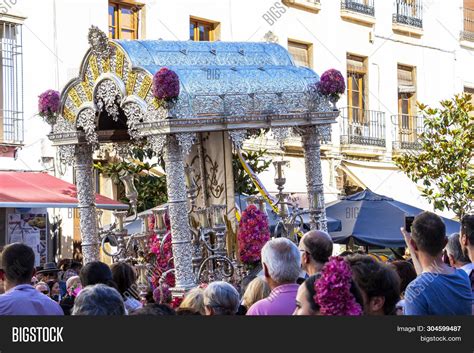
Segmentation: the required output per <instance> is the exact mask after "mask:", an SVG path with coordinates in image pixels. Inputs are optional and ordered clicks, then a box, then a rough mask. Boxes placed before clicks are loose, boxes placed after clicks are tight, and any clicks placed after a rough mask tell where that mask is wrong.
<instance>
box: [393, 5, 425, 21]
mask: <svg viewBox="0 0 474 353" xmlns="http://www.w3.org/2000/svg"><path fill="white" fill-rule="evenodd" d="M393 22H394V23H400V24H404V25H407V26H412V27H418V28H423V5H422V2H421V0H416V1H411V2H408V1H407V0H395V12H394V14H393Z"/></svg>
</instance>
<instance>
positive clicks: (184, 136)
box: [176, 132, 197, 156]
mask: <svg viewBox="0 0 474 353" xmlns="http://www.w3.org/2000/svg"><path fill="white" fill-rule="evenodd" d="M176 139H177V140H178V144H179V145H180V146H181V150H182V152H183V155H185V156H187V155H188V154H189V153H190V152H191V149H192V148H193V145H194V144H195V143H196V141H197V134H196V133H195V132H184V133H180V134H176Z"/></svg>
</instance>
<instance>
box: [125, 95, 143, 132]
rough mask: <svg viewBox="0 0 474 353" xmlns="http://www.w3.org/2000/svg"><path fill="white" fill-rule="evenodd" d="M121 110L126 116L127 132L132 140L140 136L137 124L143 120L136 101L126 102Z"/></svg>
mask: <svg viewBox="0 0 474 353" xmlns="http://www.w3.org/2000/svg"><path fill="white" fill-rule="evenodd" d="M123 112H124V114H125V116H126V117H127V126H128V134H129V135H130V137H131V138H132V139H134V140H138V139H140V138H141V135H140V132H139V131H138V129H137V124H139V123H141V122H143V117H144V114H143V112H142V109H141V107H140V106H139V105H138V104H137V103H127V104H125V105H124V106H123Z"/></svg>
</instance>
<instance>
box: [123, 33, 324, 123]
mask: <svg viewBox="0 0 474 353" xmlns="http://www.w3.org/2000/svg"><path fill="white" fill-rule="evenodd" d="M115 42H116V43H117V44H118V45H119V46H120V47H122V48H123V50H124V51H125V52H126V53H127V55H128V56H129V58H130V60H131V63H132V66H133V67H134V68H141V69H144V70H146V71H148V72H149V73H150V74H154V73H156V72H157V71H158V70H159V69H160V68H162V67H165V66H166V67H168V68H170V69H172V70H173V71H175V72H176V73H177V74H178V76H179V79H180V82H181V92H180V97H179V98H180V99H179V102H178V106H177V109H176V110H175V112H176V116H177V117H192V116H198V115H208V114H211V115H212V114H218V115H221V116H222V115H226V116H229V115H245V114H249V113H251V112H252V113H259V114H262V113H264V112H265V113H266V114H269V113H270V114H288V113H307V112H312V111H331V107H330V105H329V104H328V103H327V101H326V100H325V99H321V97H320V96H319V95H318V94H317V92H315V89H314V85H315V83H317V82H318V81H319V76H318V75H317V74H316V73H315V72H314V71H312V70H311V69H309V68H306V67H297V66H296V65H295V64H294V62H293V60H292V58H291V56H290V55H289V53H288V51H287V50H286V49H285V48H283V47H282V46H280V45H278V44H274V43H246V42H194V41H184V42H182V41H162V40H135V41H115Z"/></svg>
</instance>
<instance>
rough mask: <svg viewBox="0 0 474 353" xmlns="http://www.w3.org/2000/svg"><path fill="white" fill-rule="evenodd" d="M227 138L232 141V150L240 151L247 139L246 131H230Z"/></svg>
mask: <svg viewBox="0 0 474 353" xmlns="http://www.w3.org/2000/svg"><path fill="white" fill-rule="evenodd" d="M229 138H230V139H231V140H232V144H233V145H234V148H235V149H236V150H241V149H242V146H243V145H244V141H245V140H246V139H247V130H230V131H229Z"/></svg>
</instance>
